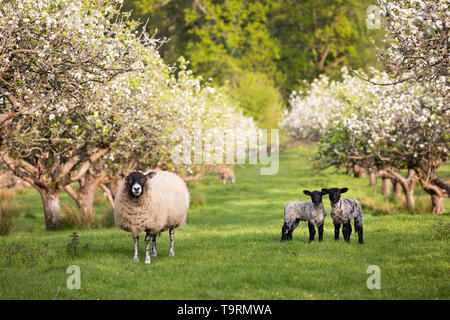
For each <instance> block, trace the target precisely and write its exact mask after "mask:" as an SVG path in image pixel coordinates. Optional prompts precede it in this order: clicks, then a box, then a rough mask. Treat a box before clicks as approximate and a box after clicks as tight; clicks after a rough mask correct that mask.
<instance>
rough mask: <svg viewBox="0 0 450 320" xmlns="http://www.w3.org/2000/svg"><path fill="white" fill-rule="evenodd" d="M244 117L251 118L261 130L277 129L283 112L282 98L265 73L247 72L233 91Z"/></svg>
mask: <svg viewBox="0 0 450 320" xmlns="http://www.w3.org/2000/svg"><path fill="white" fill-rule="evenodd" d="M231 96H233V97H234V98H235V99H236V100H237V104H238V106H239V107H240V108H241V109H242V110H243V111H244V115H246V116H249V117H250V116H251V117H252V118H253V119H254V120H255V122H256V123H257V124H258V126H259V127H260V128H268V129H271V128H276V127H277V126H278V121H279V119H280V117H281V113H282V110H283V102H282V97H281V95H280V93H279V92H278V90H277V89H276V87H275V86H274V84H273V83H272V81H271V80H270V79H269V78H268V77H267V76H266V75H265V74H264V73H252V72H247V73H245V74H243V75H242V76H241V77H240V78H239V80H237V83H236V84H234V85H233V87H232V89H231Z"/></svg>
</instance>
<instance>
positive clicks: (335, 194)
mask: <svg viewBox="0 0 450 320" xmlns="http://www.w3.org/2000/svg"><path fill="white" fill-rule="evenodd" d="M322 191H327V192H328V194H329V196H330V201H331V203H333V204H335V203H338V201H339V199H340V198H341V193H345V192H347V191H348V188H342V189H339V188H330V189H322Z"/></svg>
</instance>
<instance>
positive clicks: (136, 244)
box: [133, 235, 139, 261]
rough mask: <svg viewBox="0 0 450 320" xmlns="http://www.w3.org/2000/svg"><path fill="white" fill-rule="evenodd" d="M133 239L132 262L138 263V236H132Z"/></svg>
mask: <svg viewBox="0 0 450 320" xmlns="http://www.w3.org/2000/svg"><path fill="white" fill-rule="evenodd" d="M133 239H134V260H136V261H139V236H135V235H133Z"/></svg>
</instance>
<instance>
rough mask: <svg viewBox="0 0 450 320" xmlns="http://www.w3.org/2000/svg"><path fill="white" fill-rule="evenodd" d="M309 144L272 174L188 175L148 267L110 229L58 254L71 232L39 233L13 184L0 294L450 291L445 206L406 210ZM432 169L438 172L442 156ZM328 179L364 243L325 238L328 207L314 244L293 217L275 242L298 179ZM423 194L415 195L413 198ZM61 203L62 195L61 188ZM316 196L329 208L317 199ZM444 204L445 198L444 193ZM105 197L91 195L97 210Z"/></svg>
mask: <svg viewBox="0 0 450 320" xmlns="http://www.w3.org/2000/svg"><path fill="white" fill-rule="evenodd" d="M314 152H315V149H314V148H313V147H298V148H295V149H290V150H287V151H283V152H282V153H281V155H280V168H279V172H278V174H277V175H274V176H261V175H260V174H259V168H258V167H257V166H250V165H248V166H245V167H242V168H240V167H236V169H235V172H236V180H237V181H236V184H235V185H229V184H227V185H225V186H224V185H221V184H220V183H219V179H218V178H217V176H216V175H211V176H206V177H204V178H203V179H202V180H200V181H195V182H192V183H190V185H189V187H190V189H191V191H192V192H194V193H196V194H197V195H198V197H200V198H201V199H202V201H198V203H197V204H196V205H195V206H194V207H193V208H191V210H190V211H189V214H188V221H187V224H186V225H185V226H184V227H183V228H182V229H180V230H177V231H176V232H175V251H176V255H175V257H169V255H168V252H169V239H168V233H167V232H165V233H163V234H162V235H161V237H160V238H158V240H157V241H158V250H159V256H158V257H157V258H152V264H151V265H145V264H144V263H143V256H144V245H143V237H141V250H140V252H141V261H139V262H135V261H133V259H132V257H133V240H132V237H131V235H130V234H128V233H126V232H124V231H121V230H119V229H118V228H116V227H114V228H110V229H101V228H94V229H91V230H79V231H78V233H79V235H80V244H79V247H78V249H77V253H76V254H75V255H73V254H66V248H67V244H68V243H69V242H70V241H71V238H70V235H71V234H72V230H60V231H52V232H49V231H45V229H44V218H43V213H42V205H41V202H40V198H39V196H38V194H37V193H36V192H35V191H34V190H32V189H30V190H27V191H26V192H24V193H21V194H18V195H17V196H16V202H17V204H18V205H19V207H20V212H21V213H20V214H19V216H18V217H17V219H16V223H17V225H16V228H15V230H14V232H13V233H12V234H11V235H9V236H7V237H1V238H0V250H1V251H0V252H1V253H0V254H1V256H0V298H2V299H54V298H56V299H449V298H450V284H449V273H450V263H449V239H448V228H449V223H450V219H449V215H448V213H446V214H444V215H440V216H435V215H431V214H417V213H416V214H408V213H406V212H405V210H404V209H403V207H402V206H401V204H400V203H399V202H398V201H395V200H393V199H385V198H383V197H382V196H381V192H380V190H379V187H378V189H377V190H374V188H373V187H369V186H368V180H367V179H355V178H352V177H349V176H347V175H345V174H344V173H343V171H342V172H341V171H339V172H336V170H334V169H328V170H325V171H320V172H318V171H314V170H313V169H312V162H311V160H310V159H311V158H313V157H314ZM439 174H442V175H443V177H444V178H447V177H448V176H449V175H450V170H449V166H448V165H446V166H444V167H443V168H442V170H441V171H440V172H439ZM333 186H338V187H349V188H350V191H349V192H348V193H347V194H346V196H348V197H355V198H358V199H360V200H361V201H362V202H363V203H368V204H371V207H373V209H370V208H369V207H367V206H366V207H365V211H364V214H365V216H364V232H365V234H364V236H365V244H364V245H359V244H358V243H357V237H356V234H355V233H354V232H353V233H352V239H351V242H350V244H347V243H345V242H344V241H343V240H340V241H338V242H336V241H334V240H333V232H334V230H333V224H332V221H331V218H330V217H329V215H328V216H327V218H326V220H325V228H324V229H325V232H324V242H322V243H318V242H314V243H308V242H307V240H308V231H307V225H306V223H301V224H300V225H299V227H298V228H297V229H296V230H295V232H294V234H293V241H291V242H283V243H281V242H280V236H281V225H282V223H283V208H284V205H285V204H286V203H288V202H290V201H294V200H300V201H308V198H307V197H306V196H304V195H303V194H302V193H301V191H302V190H303V189H310V190H311V189H318V188H321V187H333ZM375 191H376V192H375ZM374 193H375V196H374ZM427 198H428V197H427V196H426V195H424V194H422V195H420V196H419V198H418V201H419V202H421V203H422V202H423V203H425V202H426V201H425V200H427ZM61 202H62V203H71V200H70V199H69V198H68V197H67V195H65V194H64V195H62V199H61ZM324 202H325V207H326V208H327V211H328V213H329V208H330V205H329V200H328V198H325V201H324ZM445 206H446V208H447V210H448V208H450V202H449V200H448V199H446V202H445ZM107 207H108V203H106V202H105V203H102V202H101V201H98V202H97V206H96V210H97V211H99V214H98V215H99V216H98V217H99V218H100V217H101V214H100V211H102V210H106V209H107ZM378 207H380V208H385V209H379V208H378ZM436 226H438V227H436ZM341 239H342V236H341ZM86 245H87V247H86ZM7 250H9V253H8V251H7ZM69 265H78V266H79V267H80V269H81V289H80V290H69V289H68V288H67V287H66V281H67V277H68V276H69V275H68V274H66V269H67V267H68V266H69ZM370 265H377V266H379V267H380V269H381V289H380V290H369V289H368V288H367V286H366V281H367V278H368V277H369V276H370V274H367V273H366V270H367V268H368V267H369V266H370Z"/></svg>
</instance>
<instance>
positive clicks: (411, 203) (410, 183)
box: [385, 169, 418, 212]
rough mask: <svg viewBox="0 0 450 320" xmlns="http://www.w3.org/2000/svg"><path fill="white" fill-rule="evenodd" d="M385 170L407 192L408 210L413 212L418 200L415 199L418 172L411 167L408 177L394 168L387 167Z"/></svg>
mask: <svg viewBox="0 0 450 320" xmlns="http://www.w3.org/2000/svg"><path fill="white" fill-rule="evenodd" d="M385 171H386V173H387V174H388V175H389V176H390V177H391V178H392V179H395V180H396V181H397V183H399V184H400V185H401V187H402V190H403V193H404V194H405V198H406V206H407V207H408V211H409V212H413V211H414V209H415V208H416V201H415V199H414V186H415V185H416V183H417V180H418V177H417V174H416V172H415V171H414V170H412V169H409V170H408V174H407V175H406V177H403V176H402V175H401V174H399V173H398V172H395V171H394V170H392V169H386V170H385Z"/></svg>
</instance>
